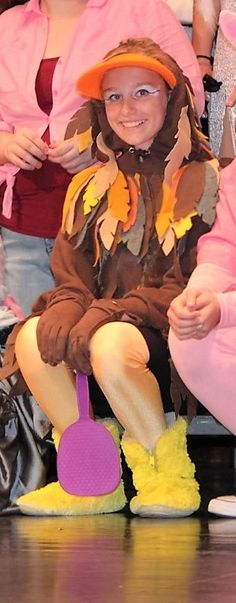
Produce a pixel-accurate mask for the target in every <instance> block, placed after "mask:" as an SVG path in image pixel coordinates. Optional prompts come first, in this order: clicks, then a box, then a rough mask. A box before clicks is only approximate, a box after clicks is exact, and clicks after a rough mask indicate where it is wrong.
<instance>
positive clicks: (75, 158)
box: [48, 136, 93, 174]
mask: <svg viewBox="0 0 236 603" xmlns="http://www.w3.org/2000/svg"><path fill="white" fill-rule="evenodd" d="M48 159H49V161H52V163H59V164H60V165H61V166H62V167H63V168H64V169H65V170H67V172H69V174H77V173H78V172H80V171H81V170H83V169H84V168H86V167H88V166H89V165H92V163H93V159H92V156H91V149H90V147H89V148H88V149H86V151H84V152H83V153H79V150H78V143H77V138H76V136H73V138H69V139H68V140H63V141H62V142H60V143H53V144H51V145H50V148H49V150H48Z"/></svg>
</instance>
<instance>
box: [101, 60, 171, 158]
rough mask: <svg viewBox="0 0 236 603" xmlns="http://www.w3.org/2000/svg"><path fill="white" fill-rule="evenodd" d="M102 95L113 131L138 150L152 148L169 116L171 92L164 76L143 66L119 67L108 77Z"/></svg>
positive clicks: (105, 76) (108, 73) (103, 83)
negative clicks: (167, 115) (168, 103)
mask: <svg viewBox="0 0 236 603" xmlns="http://www.w3.org/2000/svg"><path fill="white" fill-rule="evenodd" d="M102 94H103V99H104V101H105V108H106V115H107V119H108V122H109V124H110V126H111V128H112V130H114V132H115V133H116V134H117V135H118V136H119V138H121V139H122V140H123V141H124V142H126V143H127V144H129V145H131V146H134V147H135V148H136V149H148V148H149V147H150V146H151V144H152V142H153V139H154V138H155V136H156V134H157V133H158V132H159V130H160V129H161V128H162V126H163V122H164V119H165V115H166V107H167V102H168V91H167V86H166V84H165V82H164V80H163V79H162V77H161V76H160V75H159V74H158V73H156V72H154V71H151V70H149V69H144V68H141V67H119V68H117V69H112V70H111V71H108V72H107V73H106V74H105V75H104V78H103V81H102Z"/></svg>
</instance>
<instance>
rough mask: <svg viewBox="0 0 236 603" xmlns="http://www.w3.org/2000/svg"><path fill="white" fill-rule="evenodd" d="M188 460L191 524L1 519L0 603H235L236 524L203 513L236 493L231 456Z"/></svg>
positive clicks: (109, 518)
mask: <svg viewBox="0 0 236 603" xmlns="http://www.w3.org/2000/svg"><path fill="white" fill-rule="evenodd" d="M192 455H193V457H196V460H197V461H198V478H199V480H200V483H201V490H202V494H203V502H202V506H201V509H200V511H199V513H198V514H196V515H195V516H193V517H190V518H186V519H182V520H154V519H141V518H138V517H134V516H131V514H130V512H129V510H128V509H127V510H125V511H124V512H122V513H116V514H112V515H104V516H93V517H76V518H63V517H58V518H56V517H55V518H32V517H26V516H25V517H24V516H21V515H8V516H4V515H2V516H1V517H0V601H1V603H15V602H16V603H49V602H50V603H90V602H91V603H200V602H201V603H208V602H209V603H210V602H214V603H231V602H232V603H235V601H236V519H221V518H217V517H214V516H210V515H209V514H208V513H207V510H206V508H207V501H208V499H209V498H210V497H211V496H213V495H215V494H219V493H222V492H226V491H227V490H228V491H230V492H233V491H234V489H235V491H236V470H235V469H233V467H232V463H231V462H230V458H229V457H230V455H231V457H232V451H229V450H228V449H227V451H225V450H223V449H221V450H220V451H219V450H218V447H216V448H215V451H214V452H211V454H210V453H209V450H208V449H207V448H203V449H202V448H201V449H200V451H199V449H197V448H195V449H194V448H193V451H192ZM217 455H218V456H217ZM211 457H212V458H213V460H212V459H211Z"/></svg>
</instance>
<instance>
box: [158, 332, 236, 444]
mask: <svg viewBox="0 0 236 603" xmlns="http://www.w3.org/2000/svg"><path fill="white" fill-rule="evenodd" d="M169 346H170V352H171V355H172V358H173V361H174V364H175V367H176V369H177V371H178V373H179V375H180V377H181V379H182V380H183V381H184V383H185V384H186V385H187V387H188V388H189V390H190V391H191V392H192V393H193V394H194V396H196V398H197V399H198V400H199V401H200V402H201V403H202V404H203V405H204V406H206V408H207V409H208V410H209V411H210V412H211V413H212V414H213V415H214V416H215V417H216V418H217V419H218V421H220V422H221V423H223V425H225V427H227V428H228V429H229V430H230V431H232V432H233V433H234V434H236V413H235V403H236V396H235V394H236V388H235V373H236V328H233V327H232V328H230V329H214V330H213V331H212V332H211V333H210V334H209V335H208V336H207V337H206V338H205V339H201V340H197V339H188V340H185V341H180V340H179V339H177V337H176V336H175V335H174V333H173V332H172V330H170V335H169Z"/></svg>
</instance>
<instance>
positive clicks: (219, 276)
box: [169, 11, 236, 434]
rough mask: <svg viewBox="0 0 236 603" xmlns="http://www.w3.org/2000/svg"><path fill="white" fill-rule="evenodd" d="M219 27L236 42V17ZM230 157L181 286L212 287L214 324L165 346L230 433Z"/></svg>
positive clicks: (233, 295)
mask: <svg viewBox="0 0 236 603" xmlns="http://www.w3.org/2000/svg"><path fill="white" fill-rule="evenodd" d="M220 25H221V29H222V30H223V32H224V34H225V35H226V36H227V38H228V39H229V40H230V41H231V43H232V44H234V45H236V15H235V14H234V13H230V12H229V11H222V13H221V18H220ZM235 182H236V160H234V161H233V162H232V163H231V164H230V165H229V166H228V167H227V168H225V169H224V170H223V171H222V173H221V183H220V190H219V203H218V205H217V219H216V222H215V224H214V226H213V228H212V230H211V232H210V233H209V234H206V235H204V236H203V237H202V238H201V239H200V240H199V243H198V266H197V268H196V269H195V270H194V272H193V274H192V276H191V278H190V280H189V282H188V285H187V287H188V288H194V289H203V290H208V291H213V292H215V293H216V294H217V297H218V300H219V302H220V309H221V319H220V322H219V324H218V325H217V326H216V327H215V328H214V329H213V330H212V331H211V332H210V333H209V334H208V335H207V337H206V338H204V339H201V340H196V339H188V340H185V341H181V340H179V339H177V337H176V336H175V335H174V333H173V332H172V330H171V331H170V335H169V345H170V350H171V355H172V358H173V360H174V364H175V367H176V369H177V371H178V373H179V375H180V376H181V378H182V379H183V381H184V383H185V384H186V385H187V387H188V388H189V390H190V391H191V392H192V393H193V394H194V396H196V398H197V399H198V400H199V401H200V402H202V404H204V406H206V408H207V409H208V410H209V411H210V412H211V413H212V414H213V415H214V416H215V417H216V418H217V419H218V420H219V421H220V422H221V423H223V425H225V426H226V427H227V428H228V429H229V430H230V431H232V432H233V433H234V434H236V414H235V394H236V392H235V368H236V261H235V258H236V243H235V241H236V205H235Z"/></svg>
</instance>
